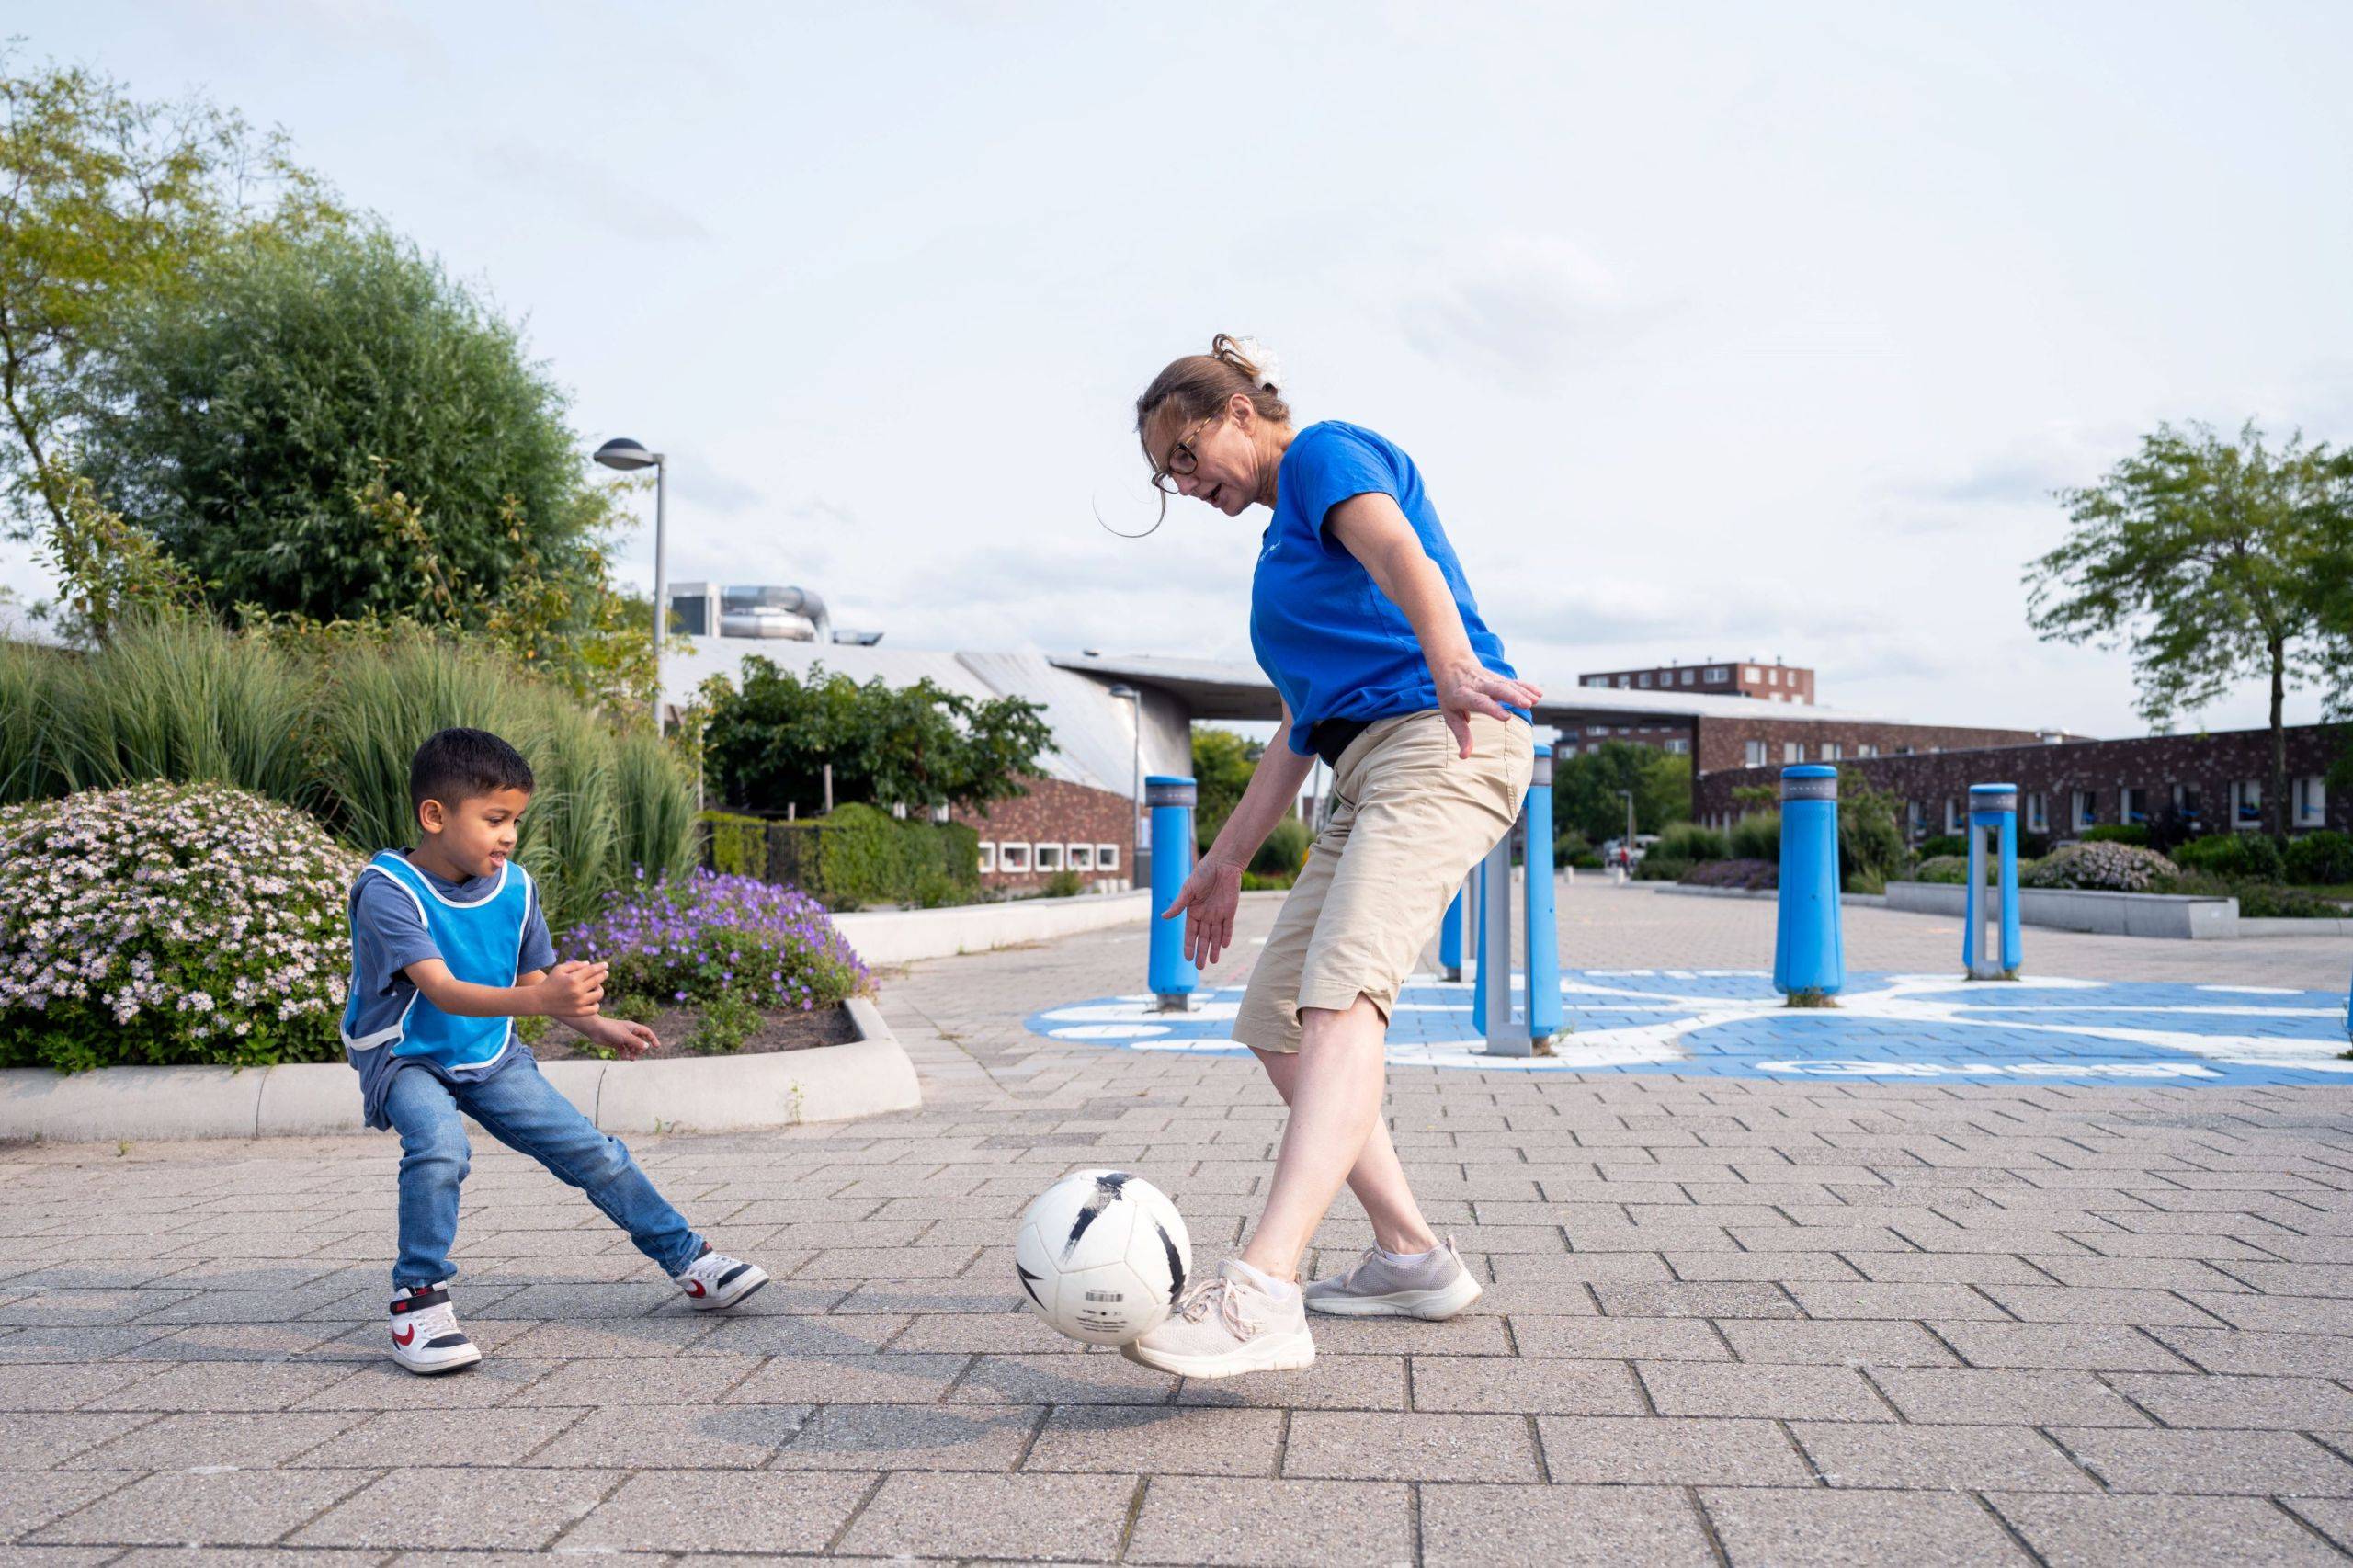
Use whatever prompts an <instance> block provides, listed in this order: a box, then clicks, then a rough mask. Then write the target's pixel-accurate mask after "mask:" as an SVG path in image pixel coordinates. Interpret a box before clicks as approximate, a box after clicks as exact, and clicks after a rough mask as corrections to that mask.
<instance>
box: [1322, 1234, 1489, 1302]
mask: <svg viewBox="0 0 2353 1568" xmlns="http://www.w3.org/2000/svg"><path fill="white" fill-rule="evenodd" d="M1479 1293H1480V1286H1479V1281H1478V1280H1477V1279H1475V1278H1472V1274H1471V1271H1470V1270H1469V1269H1468V1268H1466V1267H1463V1266H1462V1259H1461V1256H1460V1255H1459V1254H1457V1253H1456V1252H1455V1250H1454V1238H1453V1237H1451V1236H1449V1237H1448V1238H1447V1239H1446V1241H1445V1242H1444V1243H1442V1244H1439V1245H1438V1247H1436V1248H1435V1249H1433V1250H1431V1251H1429V1252H1426V1253H1423V1254H1421V1255H1420V1256H1415V1257H1399V1256H1396V1255H1395V1254H1393V1253H1385V1252H1383V1251H1381V1249H1380V1248H1379V1247H1369V1248H1367V1249H1366V1251H1365V1255H1364V1256H1363V1257H1361V1258H1359V1259H1358V1262H1357V1266H1356V1267H1354V1268H1351V1269H1349V1270H1348V1271H1347V1273H1346V1274H1340V1275H1336V1276H1334V1277H1333V1278H1329V1279H1318V1280H1316V1281H1315V1282H1314V1283H1313V1284H1312V1285H1310V1286H1308V1287H1307V1289H1306V1290H1305V1292H1304V1294H1305V1295H1306V1298H1307V1310H1308V1311H1309V1312H1331V1313H1333V1314H1335V1315H1336V1316H1339V1317H1397V1318H1450V1317H1452V1316H1453V1315H1454V1314H1455V1313H1457V1312H1461V1311H1462V1310H1463V1309H1464V1308H1466V1307H1468V1306H1469V1305H1470V1304H1471V1303H1472V1302H1473V1301H1477V1300H1478V1299H1479Z"/></svg>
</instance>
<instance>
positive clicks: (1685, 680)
mask: <svg viewBox="0 0 2353 1568" xmlns="http://www.w3.org/2000/svg"><path fill="white" fill-rule="evenodd" d="M1698 673H1699V672H1698V671H1696V670H1685V671H1684V672H1683V684H1684V685H1685V686H1689V685H1690V684H1691V677H1692V676H1694V675H1696V674H1698Z"/></svg>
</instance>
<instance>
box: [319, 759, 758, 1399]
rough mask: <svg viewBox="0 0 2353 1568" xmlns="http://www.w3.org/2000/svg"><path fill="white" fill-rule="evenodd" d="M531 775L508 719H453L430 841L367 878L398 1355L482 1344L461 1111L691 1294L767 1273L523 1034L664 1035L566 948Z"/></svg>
mask: <svg viewBox="0 0 2353 1568" xmlns="http://www.w3.org/2000/svg"><path fill="white" fill-rule="evenodd" d="M531 788H532V778H531V766H530V764H529V763H528V762H526V761H524V760H523V755H522V754H521V753H520V752H518V751H517V750H516V749H515V748H514V747H513V746H510V745H508V744H506V742H505V741H502V740H500V739H499V738H498V737H497V736H496V735H494V734H491V733H488V732H486V731H483V730H443V731H442V732H441V733H438V734H437V735H435V736H433V737H432V738H431V739H430V740H428V741H426V743H425V744H423V745H422V746H420V747H418V748H417V753H416V756H415V760H414V761H413V762H411V763H410V765H409V778H408V792H409V803H410V806H411V809H412V810H413V811H414V812H415V814H416V826H417V846H416V847H415V849H412V850H410V851H409V852H408V853H407V854H405V855H403V854H401V853H400V852H399V851H397V850H391V849H387V850H385V851H384V852H382V853H381V854H380V855H378V856H377V857H376V858H374V859H373V860H370V861H369V863H368V865H367V867H366V869H363V870H362V871H361V872H360V873H359V879H358V881H356V882H355V883H353V885H352V889H351V958H352V974H351V999H350V1002H349V1003H348V1004H347V1006H345V1008H344V1016H343V1045H344V1051H345V1052H346V1054H347V1055H348V1056H349V1058H350V1060H351V1064H352V1065H353V1066H354V1067H356V1068H358V1070H359V1086H360V1095H361V1097H362V1100H363V1102H364V1104H365V1107H366V1110H367V1118H368V1125H369V1126H370V1127H375V1128H384V1127H393V1128H398V1129H399V1130H400V1135H401V1178H400V1249H401V1250H400V1259H399V1261H398V1262H396V1263H394V1264H393V1265H392V1359H394V1360H395V1361H398V1362H399V1363H400V1364H401V1365H402V1366H404V1367H405V1368H407V1369H409V1370H410V1371H412V1372H418V1373H426V1374H430V1373H435V1372H454V1371H457V1370H459V1369H461V1368H465V1367H471V1366H472V1365H473V1364H474V1363H475V1362H477V1361H479V1360H481V1359H482V1352H481V1351H480V1350H479V1349H477V1348H475V1346H474V1344H473V1342H472V1340H470V1339H468V1338H467V1337H466V1336H465V1334H464V1333H463V1332H462V1331H461V1330H460V1328H459V1327H458V1317H457V1313H456V1312H455V1311H453V1310H452V1309H451V1307H450V1305H449V1290H448V1282H449V1278H450V1276H452V1275H453V1274H455V1273H456V1272H457V1270H456V1268H455V1267H453V1266H452V1265H451V1264H450V1262H449V1247H450V1245H451V1244H452V1243H454V1242H455V1241H456V1240H457V1234H458V1187H459V1184H460V1183H461V1182H463V1181H464V1180H465V1179H466V1167H467V1163H468V1153H467V1145H466V1132H465V1128H464V1126H463V1124H462V1123H461V1122H460V1119H459V1117H460V1113H462V1114H463V1115H466V1116H470V1117H472V1118H473V1119H474V1120H475V1121H477V1122H479V1123H481V1124H482V1126H483V1127H484V1128H485V1129H487V1130H488V1131H489V1132H490V1134H491V1136H493V1137H494V1138H496V1139H497V1140H498V1141H499V1142H502V1143H504V1144H506V1146H507V1147H508V1148H510V1149H515V1150H518V1151H520V1152H521V1153H526V1154H529V1155H530V1156H531V1157H532V1158H533V1159H535V1160H537V1161H539V1162H540V1164H541V1165H545V1166H547V1168H548V1169H549V1170H550V1171H551V1172H553V1173H554V1175H555V1176H556V1177H557V1178H558V1179H559V1180H562V1181H565V1182H568V1183H570V1184H571V1185H572V1186H574V1187H578V1188H580V1189H581V1190H582V1191H583V1192H585V1193H586V1194H587V1195H588V1199H589V1201H590V1202H592V1203H594V1204H596V1205H597V1208H599V1209H601V1210H604V1211H605V1215H606V1217H607V1218H608V1219H609V1220H611V1221H613V1223H615V1224H617V1225H619V1226H620V1227H621V1229H623V1230H625V1231H627V1232H628V1233H629V1239H630V1240H631V1241H632V1242H635V1243H636V1244H637V1247H638V1250H639V1251H640V1252H642V1253H643V1254H645V1256H648V1257H650V1258H652V1259H653V1260H654V1262H655V1263H657V1264H659V1265H661V1267H662V1269H663V1271H664V1272H665V1273H666V1274H668V1275H669V1276H670V1278H673V1279H676V1281H677V1282H678V1288H679V1289H680V1290H683V1291H685V1292H686V1294H687V1299H688V1303H689V1304H690V1305H692V1306H695V1307H697V1308H700V1309H702V1310H704V1311H710V1310H712V1309H715V1308H722V1307H732V1306H733V1305H734V1304H735V1303H736V1302H738V1301H742V1300H744V1298H745V1297H746V1296H749V1295H750V1294H751V1293H752V1292H753V1291H755V1290H758V1289H759V1288H760V1287H761V1286H763V1285H765V1284H767V1280H768V1277H767V1274H766V1273H764V1272H763V1271H762V1270H761V1269H760V1268H759V1267H757V1266H756V1265H754V1264H749V1263H744V1262H741V1261H739V1260H737V1259H735V1258H732V1257H729V1256H726V1255H725V1254H723V1253H717V1252H713V1251H711V1250H710V1244H709V1243H708V1242H706V1241H704V1240H703V1239H702V1238H701V1237H700V1236H699V1235H697V1234H695V1233H694V1232H693V1231H692V1230H691V1229H689V1228H688V1224H687V1221H685V1219H684V1218H683V1217H681V1216H680V1215H679V1213H678V1211H677V1210H676V1209H673V1208H672V1207H670V1205H669V1203H668V1202H667V1201H665V1199H663V1197H662V1195H661V1194H660V1193H659V1192H656V1191H655V1190H654V1184H653V1183H652V1182H651V1181H648V1180H647V1179H646V1176H645V1173H644V1172H643V1171H642V1170H640V1169H639V1168H638V1165H637V1162H636V1161H635V1160H632V1159H631V1158H630V1153H629V1151H628V1150H627V1149H625V1148H623V1147H622V1146H621V1142H620V1140H619V1139H617V1138H612V1137H608V1135H606V1134H605V1133H602V1132H599V1131H597V1128H596V1125H595V1124H594V1123H593V1122H591V1121H590V1120H589V1119H587V1118H586V1117H585V1116H583V1115H581V1114H580V1112H579V1111H577V1110H576V1109H574V1108H573V1105H572V1102H571V1101H569V1100H567V1099H565V1098H564V1097H563V1096H562V1095H560V1094H558V1093H556V1091H555V1089H554V1087H553V1086H552V1085H550V1084H549V1083H548V1081H547V1079H545V1078H544V1077H542V1076H540V1068H539V1063H538V1062H534V1061H533V1060H532V1059H531V1052H530V1050H529V1047H527V1046H525V1045H524V1044H523V1043H522V1041H520V1040H517V1039H516V1038H515V1024H514V1020H515V1019H517V1018H518V1017H551V1018H556V1019H559V1020H561V1021H562V1022H563V1024H565V1025H566V1026H567V1027H569V1028H571V1029H572V1030H573V1031H574V1032H575V1033H577V1034H579V1035H580V1036H582V1037H583V1038H585V1039H586V1040H593V1041H595V1042H596V1043H597V1044H599V1045H605V1046H609V1047H611V1048H612V1049H613V1050H614V1051H617V1052H619V1053H620V1055H622V1056H624V1057H631V1056H637V1055H639V1054H641V1053H642V1052H643V1051H646V1050H647V1049H648V1048H649V1047H651V1046H654V1045H656V1044H658V1043H659V1041H657V1040H655V1039H654V1031H653V1030H652V1029H649V1028H646V1027H645V1026H644V1025H642V1024H632V1023H626V1022H623V1021H622V1020H620V1019H619V1018H607V1017H600V1016H599V1015H598V1014H597V1004H598V1002H599V1001H600V1000H601V999H602V997H603V996H604V994H605V970H606V966H605V965H603V964H589V963H577V962H574V963H557V962H556V961H555V947H554V945H553V943H551V941H550V940H549V938H548V925H547V919H546V917H545V916H544V915H542V914H541V913H540V905H539V900H538V898H537V897H536V896H535V890H534V889H533V887H532V884H531V879H530V877H529V875H528V874H527V873H526V872H525V871H524V869H523V868H522V867H520V866H518V865H517V864H515V862H514V854H515V839H516V833H517V822H518V820H519V819H520V818H521V817H522V814H523V811H524V808H525V807H527V806H529V804H530V803H531Z"/></svg>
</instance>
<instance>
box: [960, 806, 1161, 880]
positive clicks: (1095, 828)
mask: <svg viewBox="0 0 2353 1568" xmlns="http://www.w3.org/2000/svg"><path fill="white" fill-rule="evenodd" d="M1026 782H1027V783H1028V785H1029V793H1028V794H1026V795H1019V796H1016V797H1015V798H1014V799H1012V800H1009V801H997V802H995V804H994V805H992V806H990V807H989V809H988V811H987V812H984V813H983V812H967V811H961V810H959V811H957V812H953V813H952V815H951V820H953V821H956V822H961V823H963V824H966V825H968V826H970V827H971V828H972V831H973V832H975V833H977V834H979V835H981V842H982V843H983V844H992V843H1008V842H1011V843H1021V844H1116V845H1118V846H1120V864H1119V867H1118V869H1115V870H1108V871H1105V870H1094V871H1081V872H1080V873H1079V876H1080V878H1081V879H1082V880H1084V881H1090V882H1092V881H1107V880H1109V881H1128V880H1131V878H1132V877H1133V874H1134V869H1135V803H1134V801H1131V800H1130V799H1129V798H1128V797H1127V796H1125V795H1115V794H1112V793H1111V792H1110V791H1109V790H1091V789H1088V788H1087V787H1086V785H1084V784H1071V783H1066V782H1064V781H1063V780H1062V779H1059V778H1031V779H1029V780H1026ZM1031 864H1032V866H1033V868H1034V866H1035V864H1036V855H1035V854H1034V852H1033V853H1032V855H1031ZM1052 874H1053V873H1052V872H1051V871H1039V870H1036V869H1031V870H1030V871H1029V872H1027V873H1025V874H1023V875H1019V876H1007V875H1006V874H1005V873H1004V872H1002V871H998V872H990V873H984V874H983V876H982V878H981V885H982V886H983V887H989V888H1013V889H1026V888H1033V887H1036V886H1038V885H1039V884H1040V883H1042V882H1043V881H1045V880H1046V879H1047V878H1048V877H1050V876H1051V875H1052Z"/></svg>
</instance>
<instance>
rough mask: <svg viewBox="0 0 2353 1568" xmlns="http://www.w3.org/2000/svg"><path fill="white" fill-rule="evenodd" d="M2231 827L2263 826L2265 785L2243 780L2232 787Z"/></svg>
mask: <svg viewBox="0 0 2353 1568" xmlns="http://www.w3.org/2000/svg"><path fill="white" fill-rule="evenodd" d="M2231 825H2232V826H2233V827H2261V826H2262V825H2263V785H2262V783H2261V782H2260V781H2259V780H2256V779H2253V778H2242V779H2240V780H2239V781H2238V782H2237V783H2235V784H2233V785H2232V786H2231Z"/></svg>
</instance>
